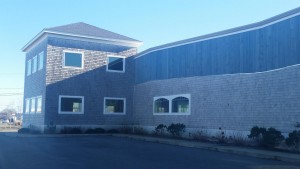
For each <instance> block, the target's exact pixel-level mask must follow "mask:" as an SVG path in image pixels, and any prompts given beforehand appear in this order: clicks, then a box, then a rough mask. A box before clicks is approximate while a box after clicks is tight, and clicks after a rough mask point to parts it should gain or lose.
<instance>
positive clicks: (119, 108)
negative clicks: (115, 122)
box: [104, 97, 126, 115]
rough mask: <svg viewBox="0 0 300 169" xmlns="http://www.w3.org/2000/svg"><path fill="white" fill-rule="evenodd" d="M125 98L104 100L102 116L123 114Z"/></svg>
mask: <svg viewBox="0 0 300 169" xmlns="http://www.w3.org/2000/svg"><path fill="white" fill-rule="evenodd" d="M125 105H126V100H125V98H110V97H107V98H104V114H121V115H122V114H125V107H126V106H125Z"/></svg>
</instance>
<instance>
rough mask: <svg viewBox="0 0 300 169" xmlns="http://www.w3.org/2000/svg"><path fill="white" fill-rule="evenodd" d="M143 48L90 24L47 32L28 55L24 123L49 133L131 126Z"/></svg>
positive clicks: (32, 44)
mask: <svg viewBox="0 0 300 169" xmlns="http://www.w3.org/2000/svg"><path fill="white" fill-rule="evenodd" d="M141 44H142V42H140V41H138V40H135V39H132V38H129V37H126V36H123V35H120V34H117V33H113V32H110V31H107V30H104V29H101V28H98V27H95V26H92V25H88V24H85V23H81V22H80V23H75V24H69V25H64V26H59V27H53V28H47V29H44V30H43V31H41V32H40V33H39V34H38V35H36V37H34V38H33V39H32V40H31V41H30V42H29V43H28V44H26V45H25V46H24V48H23V51H24V52H26V75H25V89H24V103H25V104H24V122H23V126H24V127H27V126H29V125H31V126H35V127H38V128H41V129H43V128H45V127H47V126H49V125H51V126H53V125H55V126H56V127H58V128H59V127H64V126H80V127H86V128H89V127H93V126H94V127H95V126H103V125H111V126H113V125H120V124H127V123H130V120H131V119H132V109H133V108H132V106H133V105H132V100H133V99H132V97H133V85H134V64H133V61H134V60H133V58H132V57H131V56H133V55H135V54H136V53H137V47H138V46H140V45H141Z"/></svg>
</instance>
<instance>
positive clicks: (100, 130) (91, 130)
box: [84, 128, 105, 134]
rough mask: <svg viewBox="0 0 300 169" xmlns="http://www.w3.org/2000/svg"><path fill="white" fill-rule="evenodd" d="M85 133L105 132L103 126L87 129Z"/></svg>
mask: <svg viewBox="0 0 300 169" xmlns="http://www.w3.org/2000/svg"><path fill="white" fill-rule="evenodd" d="M84 133H86V134H101V133H105V130H104V129H103V128H95V129H87V130H86V131H85V132H84Z"/></svg>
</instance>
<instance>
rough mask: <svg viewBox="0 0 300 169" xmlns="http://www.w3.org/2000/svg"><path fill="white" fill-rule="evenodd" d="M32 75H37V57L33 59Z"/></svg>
mask: <svg viewBox="0 0 300 169" xmlns="http://www.w3.org/2000/svg"><path fill="white" fill-rule="evenodd" d="M32 61H33V63H32V64H33V65H32V73H35V72H36V70H37V56H35V57H33V60H32Z"/></svg>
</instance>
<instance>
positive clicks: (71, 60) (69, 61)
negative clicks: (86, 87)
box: [63, 51, 83, 68]
mask: <svg viewBox="0 0 300 169" xmlns="http://www.w3.org/2000/svg"><path fill="white" fill-rule="evenodd" d="M63 67H72V68H83V53H82V52H70V51H64V57H63Z"/></svg>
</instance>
